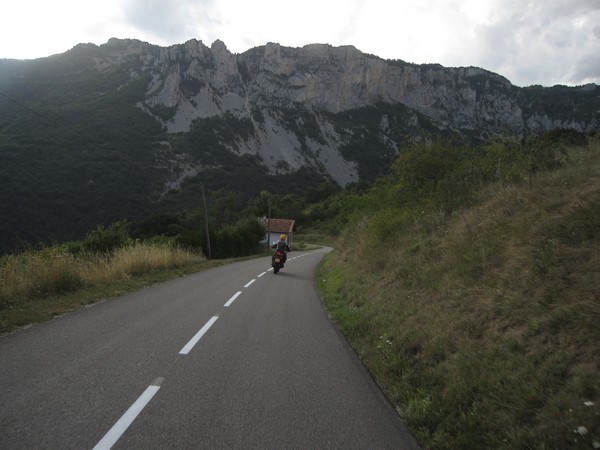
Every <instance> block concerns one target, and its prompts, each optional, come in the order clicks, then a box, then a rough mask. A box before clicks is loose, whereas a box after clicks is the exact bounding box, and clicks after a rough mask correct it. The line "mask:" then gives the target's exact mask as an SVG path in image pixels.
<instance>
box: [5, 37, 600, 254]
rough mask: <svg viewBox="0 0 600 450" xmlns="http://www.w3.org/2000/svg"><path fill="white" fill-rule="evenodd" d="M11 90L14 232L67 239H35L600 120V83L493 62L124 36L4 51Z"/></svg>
mask: <svg viewBox="0 0 600 450" xmlns="http://www.w3.org/2000/svg"><path fill="white" fill-rule="evenodd" d="M0 93H4V94H5V95H6V96H4V97H3V96H0V159H1V160H2V163H3V164H2V165H0V216H2V217H3V218H5V217H8V219H7V220H5V221H4V223H3V224H0V235H2V236H0V240H2V239H4V237H3V236H4V235H11V236H9V238H7V239H8V240H10V239H12V233H14V232H15V230H18V231H19V232H22V231H23V230H25V231H28V230H29V228H31V227H33V225H32V224H34V223H36V225H35V227H34V228H37V229H43V228H44V227H48V223H52V227H53V229H54V230H55V233H54V234H52V233H48V232H43V233H42V232H39V233H37V232H36V233H35V234H31V233H29V234H26V233H24V234H23V237H22V240H25V241H29V242H30V241H32V240H34V239H47V238H48V236H49V235H50V236H55V238H56V239H57V240H61V239H63V238H65V237H72V236H73V235H76V234H77V233H78V232H81V231H88V230H89V229H90V228H93V227H94V226H95V225H97V224H99V223H111V222H112V221H115V220H120V219H123V218H130V217H132V218H135V217H140V216H144V215H146V214H148V213H149V212H151V211H157V210H164V209H170V210H175V209H182V208H192V207H195V205H197V191H198V187H199V185H200V184H206V185H207V186H209V189H213V190H218V189H227V190H230V191H237V192H241V193H243V195H253V194H255V193H256V192H257V191H259V190H261V189H269V190H271V191H277V192H303V190H305V189H306V188H307V187H310V186H312V185H315V184H317V183H319V182H320V181H322V180H323V179H324V178H328V179H331V180H333V181H335V182H336V183H337V184H339V185H340V186H342V187H344V186H348V185H351V184H352V183H355V182H358V181H361V180H366V181H369V180H373V179H375V178H376V177H378V176H380V175H382V174H383V173H385V171H386V170H387V169H388V168H389V164H390V162H391V161H392V160H393V159H394V157H395V156H396V155H397V154H398V153H399V152H401V151H402V149H403V148H404V147H407V146H410V145H411V144H412V143H413V142H415V141H417V142H419V141H420V142H422V141H431V140H434V139H436V138H437V137H438V136H442V137H453V138H459V139H462V140H463V141H465V142H467V143H469V142H470V143H477V142H480V140H482V139H485V138H487V137H489V136H491V135H494V134H509V135H512V136H514V135H518V136H526V135H528V134H531V133H543V132H546V131H551V130H554V129H559V128H568V129H572V130H576V131H580V132H591V131H594V130H597V129H598V128H599V124H600V88H599V87H598V86H596V85H587V86H580V87H565V86H554V87H551V88H544V87H541V86H532V87H527V88H521V87H516V86H513V85H512V84H511V83H510V82H509V81H508V80H507V79H506V78H504V77H502V76H501V75H498V74H495V73H492V72H489V71H487V70H484V69H480V68H475V67H461V68H446V67H442V66H440V65H437V64H426V65H416V64H411V63H407V62H403V61H399V60H384V59H381V58H379V57H377V56H374V55H369V54H365V53H362V52H360V51H359V50H357V49H356V48H354V47H352V46H343V47H332V46H331V45H327V44H310V45H306V46H304V47H301V48H290V47H284V46H281V45H279V44H276V43H268V44H266V45H264V46H260V47H256V48H252V49H250V50H248V51H246V52H243V53H240V54H234V53H231V52H230V51H229V50H228V49H227V47H226V45H225V44H224V43H223V42H221V41H215V42H214V43H212V45H211V46H210V47H208V46H206V45H204V44H203V43H202V42H201V41H197V40H190V41H188V42H186V43H184V44H179V45H173V46H170V47H160V46H156V45H152V44H149V43H145V42H141V41H138V40H131V39H111V40H109V41H108V42H107V43H106V44H103V45H100V46H97V45H94V44H79V45H77V46H75V47H74V48H72V49H71V50H69V51H67V52H65V53H63V54H59V55H54V56H51V57H48V58H40V59H37V60H31V61H17V60H0ZM9 98H12V99H14V100H16V102H12V101H9V100H8V99H9ZM22 106H25V108H23V107H22ZM27 108H30V109H31V110H33V111H35V112H36V113H38V114H37V115H36V114H32V112H31V110H28V109H27ZM44 119H50V120H49V121H48V120H44ZM25 167H26V169H25ZM115 195H118V196H119V197H120V198H121V200H120V201H118V202H115V201H114V197H115ZM91 205H93V206H91ZM98 205H100V206H98ZM40 211H43V212H44V214H45V216H44V217H45V220H42V219H40V217H39V216H40V214H39V213H40ZM69 216H77V217H78V219H77V221H75V222H69V224H68V225H67V226H65V223H64V217H69ZM47 217H52V220H50V221H48V220H47ZM69 227H72V228H71V229H69ZM3 230H4V231H3Z"/></svg>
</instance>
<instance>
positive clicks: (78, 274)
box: [0, 244, 197, 310]
mask: <svg viewBox="0 0 600 450" xmlns="http://www.w3.org/2000/svg"><path fill="white" fill-rule="evenodd" d="M193 259H197V256H196V255H194V254H192V253H190V252H189V251H186V250H183V249H179V248H172V247H168V246H153V245H143V244H140V245H135V246H130V247H123V248H120V249H118V250H116V251H115V252H114V253H111V254H81V255H72V254H70V253H68V252H67V251H65V250H64V249H62V248H59V247H55V248H49V249H44V250H42V251H36V252H33V251H30V252H25V253H22V254H18V255H10V256H6V257H4V258H2V259H1V260H0V310H1V309H3V308H6V307H8V306H9V305H12V304H17V303H19V302H23V301H31V300H36V299H41V298H45V297H48V296H52V295H57V294H62V293H65V292H71V291H74V290H77V289H79V288H83V287H90V286H97V285H100V284H103V283H110V282H111V281H116V280H123V279H126V278H129V277H131V276H135V275H140V274H143V273H147V272H152V271H156V270H165V269H170V268H174V267H180V266H182V265H184V264H186V263H188V262H190V261H192V260H193Z"/></svg>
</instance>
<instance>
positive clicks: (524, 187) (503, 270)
mask: <svg viewBox="0 0 600 450" xmlns="http://www.w3.org/2000/svg"><path fill="white" fill-rule="evenodd" d="M596 144H597V143H596ZM589 150H591V151H589ZM570 157H571V162H570V163H569V164H568V165H566V166H564V167H563V168H561V169H559V170H554V171H551V172H544V173H538V174H536V175H534V176H530V177H527V178H526V179H524V180H522V181H520V182H518V183H514V184H511V183H506V182H504V183H500V184H493V185H489V186H487V187H484V188H482V190H481V192H479V194H478V195H477V198H476V200H475V201H471V202H470V203H471V205H472V206H470V207H461V208H457V209H455V210H454V211H453V212H452V213H450V214H448V213H447V212H446V213H445V212H443V211H440V210H439V209H437V208H436V207H435V206H433V205H424V206H422V208H419V209H418V210H417V209H414V208H413V209H405V208H402V207H398V206H394V207H389V208H386V207H384V208H383V209H379V210H378V209H377V208H372V207H371V209H370V210H369V211H368V214H365V215H360V214H357V215H356V217H355V218H354V220H353V222H352V223H351V225H350V226H349V227H348V228H347V229H346V230H345V231H344V234H343V235H342V237H341V239H340V240H339V242H338V243H337V244H336V245H335V246H336V248H337V249H338V250H336V251H334V252H332V253H330V254H329V255H328V256H327V257H326V258H325V260H324V261H323V263H322V264H321V266H320V267H319V269H318V272H317V275H318V288H319V290H320V292H321V294H322V296H323V299H324V302H325V304H326V307H327V309H328V311H329V313H330V315H331V317H332V319H333V321H334V322H335V323H337V324H338V326H339V327H340V328H341V330H342V331H343V332H344V333H345V334H346V336H347V337H348V339H349V341H350V342H351V344H352V345H353V347H354V348H355V349H356V351H357V353H358V355H359V356H360V357H361V358H362V360H363V361H364V362H365V365H366V366H367V367H368V368H369V370H370V371H371V373H372V374H373V376H374V377H375V379H376V380H377V381H378V383H379V384H380V386H381V387H382V389H383V390H384V392H385V393H386V394H387V395H388V397H389V398H390V400H391V401H392V402H393V404H394V405H395V406H396V407H397V409H398V411H399V412H400V414H401V416H402V417H403V418H404V420H405V421H406V422H407V424H408V426H409V427H410V429H411V431H412V432H413V434H414V435H415V437H416V438H417V440H418V441H419V442H420V444H421V445H422V446H423V447H424V448H432V449H433V448H434V449H458V448H460V449H475V448H477V449H480V448H494V449H515V448H532V449H533V448H536V449H550V448H552V449H554V448H561V449H563V448H576V449H577V448H581V449H589V448H594V446H599V445H600V358H599V357H598V355H600V325H599V324H600V152H598V147H597V145H596V146H595V147H591V149H588V150H586V151H582V152H575V153H573V154H571V155H570Z"/></svg>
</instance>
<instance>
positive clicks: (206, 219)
mask: <svg viewBox="0 0 600 450" xmlns="http://www.w3.org/2000/svg"><path fill="white" fill-rule="evenodd" d="M202 199H203V201H204V226H205V228H206V249H207V252H208V253H207V256H208V259H212V255H211V252H210V233H209V232H208V208H207V207H206V194H205V192H204V184H203V185H202Z"/></svg>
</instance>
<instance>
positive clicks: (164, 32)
mask: <svg viewBox="0 0 600 450" xmlns="http://www.w3.org/2000/svg"><path fill="white" fill-rule="evenodd" d="M215 5H216V0H178V1H176V2H166V1H164V0H126V1H125V2H124V3H123V11H124V14H125V20H126V21H127V22H128V23H129V24H130V25H131V26H133V27H135V28H136V29H138V30H139V31H141V32H142V33H144V34H147V35H149V36H152V37H154V38H155V39H158V40H160V41H162V42H169V43H181V42H183V41H184V40H187V39H189V38H191V37H195V35H196V32H197V30H198V29H202V28H205V29H210V28H214V27H215V26H217V25H218V24H219V20H218V13H217V12H216V10H215V9H214V7H215Z"/></svg>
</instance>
